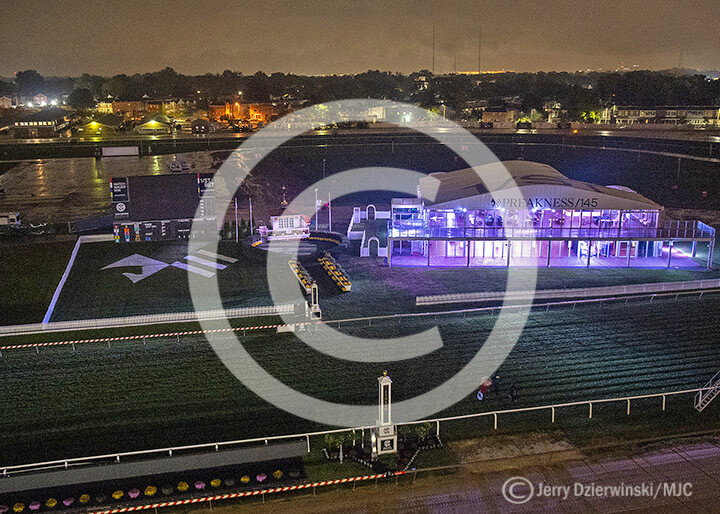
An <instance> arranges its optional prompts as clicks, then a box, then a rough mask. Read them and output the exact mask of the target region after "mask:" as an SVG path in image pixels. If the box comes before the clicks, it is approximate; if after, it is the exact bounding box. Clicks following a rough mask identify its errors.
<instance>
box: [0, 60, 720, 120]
mask: <svg viewBox="0 0 720 514" xmlns="http://www.w3.org/2000/svg"><path fill="white" fill-rule="evenodd" d="M37 93H44V94H46V95H48V96H60V95H66V94H70V95H71V100H72V102H71V105H73V104H75V105H73V106H74V107H89V106H88V105H87V104H88V103H92V102H94V101H96V100H100V99H103V98H108V97H112V98H115V99H119V100H140V99H142V98H153V99H161V98H193V99H195V100H196V101H198V102H199V103H200V104H201V105H202V104H203V103H210V102H213V101H222V100H224V99H226V98H229V97H237V96H240V97H241V98H242V99H243V100H244V101H249V102H268V101H283V100H295V101H300V102H304V103H305V104H306V105H314V104H318V103H323V102H328V101H332V100H341V99H347V98H380V99H387V100H394V101H403V102H412V103H415V104H418V105H420V106H422V107H426V108H432V107H434V106H438V105H440V104H445V105H447V106H448V107H449V108H450V109H453V110H455V111H456V112H460V111H461V110H462V109H463V108H464V107H466V106H467V105H468V103H469V102H472V101H479V100H482V101H486V102H487V104H488V105H498V106H500V105H504V104H506V103H508V102H509V101H512V102H519V104H520V105H521V108H522V110H523V111H524V112H530V111H531V110H532V109H535V110H538V111H541V110H542V109H543V107H544V106H545V105H546V104H547V103H548V102H558V103H559V104H561V106H562V108H563V109H566V110H567V111H568V115H569V117H570V118H575V119H579V118H582V117H583V116H584V115H585V116H587V115H588V113H591V112H592V111H595V110H599V109H601V108H603V107H606V106H610V105H639V106H655V105H718V104H720V81H718V80H710V79H708V78H707V77H706V76H704V75H700V74H694V75H693V74H687V73H680V72H671V71H631V72H621V73H618V72H604V73H600V72H592V73H566V72H548V73H546V72H538V73H513V72H508V73H500V74H482V75H441V76H433V74H432V73H430V72H429V71H427V70H422V71H419V72H415V73H411V74H409V75H404V74H400V73H391V72H383V71H378V70H370V71H367V72H364V73H359V74H356V75H331V76H303V75H292V74H285V73H272V74H270V75H268V74H266V73H263V72H257V73H255V74H252V75H244V74H243V73H240V72H235V71H230V70H225V71H224V72H223V73H219V74H210V73H208V74H205V75H183V74H180V73H178V72H176V71H175V70H174V69H172V68H169V67H168V68H165V69H163V70H161V71H157V72H152V73H144V74H135V75H125V74H119V75H114V76H112V77H101V76H98V75H89V74H83V75H81V76H80V77H74V78H73V77H43V76H42V75H40V74H39V73H38V72H36V71H34V70H26V71H20V72H18V73H16V74H15V77H14V78H13V80H12V81H0V95H18V96H33V95H35V94H37ZM73 93H74V94H73Z"/></svg>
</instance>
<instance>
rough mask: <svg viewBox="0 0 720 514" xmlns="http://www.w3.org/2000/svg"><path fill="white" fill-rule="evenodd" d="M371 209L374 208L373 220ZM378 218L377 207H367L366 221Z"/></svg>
mask: <svg viewBox="0 0 720 514" xmlns="http://www.w3.org/2000/svg"><path fill="white" fill-rule="evenodd" d="M370 207H372V208H373V217H372V218H371V217H370ZM376 216H377V207H375V205H374V204H370V205H368V206H367V207H365V218H366V219H369V220H370V219H372V220H374V219H375V217H376Z"/></svg>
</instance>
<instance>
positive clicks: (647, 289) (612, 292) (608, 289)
mask: <svg viewBox="0 0 720 514" xmlns="http://www.w3.org/2000/svg"><path fill="white" fill-rule="evenodd" d="M718 287H720V279H712V280H687V281H682V282H654V283H647V284H630V285H623V286H603V287H582V288H572V289H543V290H536V291H531V290H529V291H507V292H505V291H500V292H498V291H487V292H477V293H458V294H440V295H429V296H418V297H416V298H415V304H416V305H439V304H444V303H470V302H499V301H504V300H526V301H527V300H533V299H536V300H543V299H552V298H590V297H596V298H597V297H602V296H622V295H631V294H641V293H663V292H676V291H697V290H701V289H713V288H718Z"/></svg>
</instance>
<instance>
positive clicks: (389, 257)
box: [368, 237, 402, 268]
mask: <svg viewBox="0 0 720 514" xmlns="http://www.w3.org/2000/svg"><path fill="white" fill-rule="evenodd" d="M400 244H402V243H400ZM369 251H370V243H368V253H369ZM379 251H380V244H378V252H379ZM392 254H393V240H392V238H391V237H388V240H387V261H388V268H392Z"/></svg>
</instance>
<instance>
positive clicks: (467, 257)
mask: <svg viewBox="0 0 720 514" xmlns="http://www.w3.org/2000/svg"><path fill="white" fill-rule="evenodd" d="M465 266H467V267H468V268H469V267H470V240H468V241H466V242H465Z"/></svg>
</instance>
